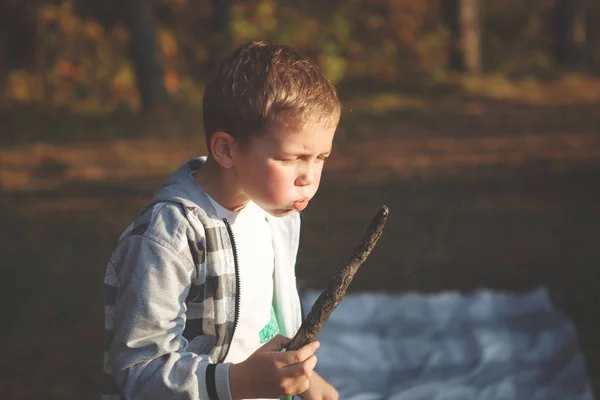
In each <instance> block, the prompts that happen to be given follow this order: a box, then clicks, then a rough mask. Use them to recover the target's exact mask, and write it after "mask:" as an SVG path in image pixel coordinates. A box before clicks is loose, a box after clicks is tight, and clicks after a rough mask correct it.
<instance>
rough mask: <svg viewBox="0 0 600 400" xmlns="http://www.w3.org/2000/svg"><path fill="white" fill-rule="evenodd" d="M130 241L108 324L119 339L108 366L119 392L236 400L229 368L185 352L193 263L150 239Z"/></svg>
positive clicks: (144, 396) (153, 396)
mask: <svg viewBox="0 0 600 400" xmlns="http://www.w3.org/2000/svg"><path fill="white" fill-rule="evenodd" d="M126 241H127V243H122V244H121V245H126V246H127V250H126V252H125V255H124V257H123V258H122V260H123V261H122V262H120V263H119V265H115V266H114V267H115V270H116V271H117V274H118V279H119V282H120V288H119V291H118V296H117V297H116V299H115V302H114V311H113V313H112V318H108V319H107V325H108V327H109V328H110V327H112V332H113V335H114V336H113V338H112V341H111V345H110V347H109V360H110V363H109V365H110V368H111V369H112V374H113V376H114V380H115V382H116V384H117V386H118V387H119V389H120V391H121V392H122V393H123V394H124V395H125V397H126V398H128V399H165V398H169V399H194V400H204V399H210V400H216V398H215V395H216V397H217V398H218V399H219V400H231V393H230V390H229V383H228V374H229V366H230V364H217V365H214V364H213V365H211V364H210V361H209V358H208V356H206V355H198V354H195V353H192V352H189V351H186V348H185V347H186V344H187V341H186V339H185V338H184V337H183V336H182V333H183V330H184V327H185V320H186V319H185V299H186V297H187V294H188V290H189V287H190V284H191V281H192V277H193V276H194V274H195V270H194V266H193V264H192V262H190V261H187V260H185V259H183V258H182V257H181V256H180V255H178V254H176V253H175V252H173V251H172V250H170V249H168V248H166V247H165V246H163V245H162V244H160V243H158V242H157V241H154V240H152V239H149V238H147V237H142V236H132V237H130V238H128V239H126ZM111 319H112V320H111ZM209 393H210V396H209Z"/></svg>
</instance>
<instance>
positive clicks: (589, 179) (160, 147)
mask: <svg viewBox="0 0 600 400" xmlns="http://www.w3.org/2000/svg"><path fill="white" fill-rule="evenodd" d="M591 85H592V83H590V86H591ZM453 90H454V89H453ZM536 90H540V91H548V92H551V88H550V89H549V88H547V87H540V88H539V89H536ZM561 90H566V89H564V88H562V89H561ZM514 92H515V93H518V91H516V90H515V91H514ZM599 92H600V91H599ZM565 93H566V92H565ZM436 96H437V97H436ZM436 96H434V95H433V94H432V95H423V96H420V97H419V96H413V95H409V94H405V95H399V94H393V93H383V94H382V93H373V94H367V95H365V99H358V100H353V99H352V98H351V97H350V96H349V97H348V98H347V100H346V102H345V104H346V105H348V106H350V105H351V106H352V109H353V111H352V112H351V113H347V114H346V116H345V117H344V120H343V122H342V126H341V128H340V132H339V134H338V138H337V139H336V149H335V152H334V156H332V158H331V162H330V163H329V164H328V166H327V169H326V171H327V172H326V174H325V176H324V178H323V185H322V188H321V190H320V191H319V194H318V195H317V197H316V198H315V200H314V201H313V202H312V204H311V205H310V207H309V208H308V209H307V211H306V212H305V215H304V228H303V229H304V231H303V240H302V244H301V251H300V255H299V260H298V274H299V279H300V280H301V281H302V282H303V284H304V285H306V286H308V287H313V288H320V287H322V286H323V285H324V284H325V282H327V280H328V279H329V278H330V277H331V275H332V274H333V272H334V271H335V270H336V269H337V268H338V267H339V266H340V265H341V264H342V263H343V262H344V261H345V258H346V257H347V256H348V254H349V251H350V249H351V248H352V247H353V246H354V244H355V243H356V241H357V240H358V239H359V238H360V237H361V235H362V233H363V231H364V229H365V227H366V224H367V222H368V221H369V220H370V218H371V217H372V215H373V214H374V213H375V211H376V210H377V208H378V207H379V205H381V204H387V205H388V206H389V207H390V210H391V215H390V220H389V222H388V225H387V226H386V230H385V233H384V235H383V237H382V238H381V240H380V242H379V244H378V245H377V247H376V248H375V250H374V251H373V254H372V255H371V256H370V258H369V260H368V261H367V263H365V265H364V266H363V267H362V268H361V270H360V271H359V273H358V275H357V277H356V279H355V280H354V282H353V284H352V286H351V291H362V290H374V291H375V290H376V291H386V292H391V293H405V292H408V291H419V292H435V291H441V290H462V291H471V290H474V289H476V288H481V287H488V288H496V289H502V290H516V291H520V290H526V289H529V288H532V287H535V286H539V285H545V286H547V287H549V288H550V290H551V291H552V293H553V295H554V296H555V298H556V299H557V304H558V305H559V306H560V307H561V308H563V309H564V310H565V311H566V312H567V314H568V315H569V317H571V319H572V320H573V321H574V322H575V324H576V327H577V330H578V332H579V335H580V339H581V346H582V348H583V350H584V353H585V355H586V359H587V363H588V369H589V373H590V379H591V380H592V382H593V383H594V385H595V388H596V390H598V388H600V339H598V338H600V335H599V334H598V333H599V332H600V326H599V322H598V319H597V317H596V316H595V314H596V309H597V304H598V303H599V300H600V298H599V295H598V293H600V290H598V289H599V286H598V285H599V284H598V282H600V279H599V278H600V276H599V275H600V272H598V271H599V270H598V268H597V266H598V261H599V258H598V253H597V243H598V242H599V241H600V231H599V230H598V228H597V227H598V226H599V225H600V211H599V210H598V207H597V204H598V203H599V202H600V136H599V135H598V133H599V132H598V130H597V127H598V126H600V123H599V122H600V111H598V110H600V107H598V104H597V103H596V100H586V101H584V100H582V99H575V100H573V99H571V101H570V102H567V101H564V102H562V103H553V104H546V103H547V101H546V102H539V103H536V102H535V101H531V102H524V101H523V99H519V98H518V96H517V98H512V99H509V100H506V99H500V100H499V99H498V97H497V96H496V97H495V98H490V96H488V97H485V96H480V95H478V96H474V95H472V94H468V93H467V94H465V95H463V96H458V97H456V98H455V101H450V99H451V96H450V95H446V94H439V95H436ZM568 96H570V95H568V94H565V97H568ZM573 96H574V95H573ZM370 100H372V101H370ZM353 101H354V103H353ZM378 101H381V104H384V105H381V106H379V105H378V104H379V103H378ZM361 104H362V105H361ZM377 110H380V112H378V111H377ZM178 112H180V113H181V115H187V117H185V118H184V117H182V120H181V121H177V120H176V121H175V122H172V123H167V124H166V125H157V124H156V123H148V122H147V121H145V122H144V121H140V120H138V119H137V118H135V117H134V116H131V115H125V114H124V115H117V116H114V117H111V118H106V119H101V118H99V117H93V118H85V117H81V116H79V117H77V116H54V117H52V118H53V119H52V118H51V117H49V116H47V115H44V114H40V113H38V112H37V111H36V110H33V109H31V110H29V109H20V110H19V111H18V112H15V113H13V115H8V114H6V113H5V114H4V116H3V117H2V118H5V119H4V120H3V121H6V119H8V120H10V121H11V122H7V125H3V126H10V127H11V129H13V131H11V132H12V133H11V135H12V137H13V139H10V140H9V139H6V138H3V139H2V140H4V147H3V148H2V149H0V178H1V180H2V186H3V187H4V190H5V192H4V193H5V195H6V196H5V197H6V199H5V201H6V202H7V203H8V204H5V205H3V206H2V207H0V209H1V210H3V211H0V254H2V260H3V262H2V264H1V267H2V272H3V279H2V280H1V281H0V285H1V286H0V293H2V295H3V296H4V298H3V299H2V301H1V302H0V312H1V313H2V315H3V316H5V320H6V321H8V323H6V324H5V325H4V329H3V330H2V333H1V334H0V335H1V340H2V341H3V343H7V344H8V345H7V346H6V347H7V348H6V350H5V352H4V353H3V357H2V361H0V374H2V376H3V385H2V386H3V387H2V389H3V390H2V392H3V396H4V397H5V398H10V399H37V398H45V399H87V398H97V393H98V390H99V385H100V380H101V374H100V371H101V367H102V356H101V351H102V346H103V342H104V337H103V329H102V323H103V315H102V311H103V310H102V305H101V304H102V297H101V288H102V279H103V275H104V267H105V263H106V260H107V259H108V255H109V253H110V251H111V249H112V248H113V246H114V244H115V241H116V239H117V237H118V235H119V233H120V232H121V230H122V229H123V228H124V227H125V226H126V225H127V224H128V223H129V222H130V221H131V219H132V218H134V217H135V215H136V214H137V213H138V212H139V210H140V209H141V208H142V207H143V205H144V203H145V202H146V201H147V200H148V199H149V198H150V196H151V194H152V191H153V190H154V189H155V188H156V187H157V186H158V185H159V183H160V181H161V180H162V178H164V176H166V174H167V173H169V172H170V171H171V170H172V169H173V168H175V167H176V166H178V165H179V164H180V163H181V162H183V161H185V160H186V159H187V158H189V157H193V156H196V155H198V154H203V149H204V143H203V139H202V137H201V136H200V135H197V134H196V132H198V126H199V119H198V115H197V113H194V112H193V110H192V111H189V114H186V113H187V112H188V111H185V110H180V111H178ZM50 120H52V121H53V122H52V124H54V125H53V126H52V127H49V128H48V129H47V130H46V129H45V127H44V124H48V122H47V121H50ZM20 124H23V125H20ZM9 136H10V135H9ZM6 210H10V211H9V212H7V211H6Z"/></svg>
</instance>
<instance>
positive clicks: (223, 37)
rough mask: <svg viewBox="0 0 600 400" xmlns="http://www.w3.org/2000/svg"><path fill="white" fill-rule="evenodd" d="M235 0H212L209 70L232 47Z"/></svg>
mask: <svg viewBox="0 0 600 400" xmlns="http://www.w3.org/2000/svg"><path fill="white" fill-rule="evenodd" d="M234 2H235V1H234V0H212V5H213V17H212V32H213V35H212V38H210V39H209V40H207V43H208V53H209V60H208V63H207V66H206V67H207V69H208V71H209V72H210V71H212V70H213V68H214V67H215V66H216V64H217V62H218V61H219V60H220V59H221V58H222V57H223V56H225V54H227V53H228V52H229V51H230V50H231V47H232V41H233V39H232V35H231V7H232V6H233V4H234Z"/></svg>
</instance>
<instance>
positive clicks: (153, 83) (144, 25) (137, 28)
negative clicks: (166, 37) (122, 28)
mask: <svg viewBox="0 0 600 400" xmlns="http://www.w3.org/2000/svg"><path fill="white" fill-rule="evenodd" d="M123 6H124V7H125V8H124V11H125V21H126V23H127V27H128V28H129V32H130V35H131V41H130V46H131V47H130V54H131V61H132V63H133V66H134V69H135V75H136V80H137V88H138V91H139V93H140V97H141V100H142V109H143V111H144V112H145V113H152V114H153V115H156V114H158V115H165V114H167V113H168V111H169V99H168V96H167V91H166V89H165V85H164V79H163V70H162V66H161V64H160V53H159V49H158V45H157V43H156V21H155V17H154V10H153V8H152V4H151V3H150V0H124V1H123Z"/></svg>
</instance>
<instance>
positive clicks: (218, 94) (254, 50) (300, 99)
mask: <svg viewBox="0 0 600 400" xmlns="http://www.w3.org/2000/svg"><path fill="white" fill-rule="evenodd" d="M202 110H203V115H204V131H205V133H206V139H207V141H208V142H209V148H210V138H211V136H212V135H213V134H214V133H215V132H218V131H223V132H226V133H228V134H229V135H231V136H232V137H233V138H234V139H235V140H236V141H238V142H239V143H240V144H242V145H247V144H248V143H249V142H250V140H251V139H252V138H253V137H255V136H258V135H260V134H262V133H265V132H267V131H269V130H270V129H273V128H290V129H301V128H303V127H305V126H306V125H310V124H318V125H319V126H321V127H323V128H331V127H335V126H337V124H338V122H339V119H340V102H339V100H338V97H337V94H336V90H335V87H334V86H333V84H332V83H331V82H330V81H329V80H328V79H327V77H326V76H325V74H324V73H323V71H322V70H321V68H320V67H319V66H318V65H317V64H316V63H314V62H313V61H311V60H310V59H308V58H306V57H303V56H302V55H300V54H298V53H297V52H296V51H295V50H294V49H292V48H291V47H288V46H285V45H281V44H277V43H272V42H266V41H256V42H250V43H248V44H246V45H244V46H241V47H239V48H238V49H237V50H235V51H234V52H233V54H231V55H230V56H228V57H226V58H225V59H223V60H222V61H221V62H220V63H219V65H218V66H217V68H216V71H215V73H214V75H213V76H212V77H211V79H210V80H209V81H208V83H207V86H206V90H205V92H204V99H203V107H202Z"/></svg>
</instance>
